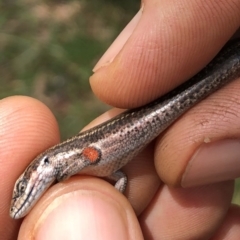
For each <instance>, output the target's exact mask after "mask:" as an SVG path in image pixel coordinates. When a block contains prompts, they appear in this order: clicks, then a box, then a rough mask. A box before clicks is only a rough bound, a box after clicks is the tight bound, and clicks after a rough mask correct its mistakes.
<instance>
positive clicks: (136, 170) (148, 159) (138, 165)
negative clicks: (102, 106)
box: [83, 109, 161, 216]
mask: <svg viewBox="0 0 240 240" xmlns="http://www.w3.org/2000/svg"><path fill="white" fill-rule="evenodd" d="M121 112H123V110H120V109H111V110H109V111H107V112H105V113H104V114H102V115H101V116H99V117H98V118H96V119H94V120H93V121H92V122H91V123H90V124H88V125H87V126H86V127H85V128H84V129H83V131H84V130H87V129H89V128H92V127H94V126H96V125H98V124H100V123H102V122H105V121H107V120H109V119H111V118H113V117H115V116H116V115H118V114H120V113H121ZM153 153H154V143H152V144H150V145H148V146H147V147H146V148H145V149H144V150H143V151H142V152H141V153H140V154H139V155H138V156H136V157H135V158H134V159H133V160H132V161H131V162H130V163H128V164H127V165H126V166H125V167H124V168H123V172H124V173H125V174H126V175H127V178H128V183H127V189H126V191H125V192H124V195H125V196H126V197H127V198H128V200H129V202H130V203H131V205H132V207H133V209H134V211H135V213H136V215H137V216H138V215H139V214H140V213H141V212H142V211H143V210H144V209H145V208H146V207H147V206H148V204H149V202H150V201H151V200H152V198H153V197H154V195H155V194H156V192H157V190H158V188H159V186H160V184H161V181H160V178H159V176H158V174H157V172H156V170H155V166H154V162H153ZM143 193H144V194H143Z"/></svg>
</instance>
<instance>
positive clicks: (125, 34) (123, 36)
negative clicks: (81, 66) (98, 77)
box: [93, 7, 143, 72]
mask: <svg viewBox="0 0 240 240" xmlns="http://www.w3.org/2000/svg"><path fill="white" fill-rule="evenodd" d="M142 11H143V7H141V9H140V10H139V11H138V13H137V14H136V15H135V16H134V17H133V19H132V20H131V21H130V22H129V23H128V25H127V26H126V27H125V28H124V29H123V31H122V32H121V33H120V34H119V35H118V37H117V38H116V39H115V40H114V42H113V43H112V44H111V46H110V47H109V48H108V50H107V51H106V52H105V53H104V54H103V56H102V57H101V58H100V60H99V61H98V62H97V64H96V65H95V67H94V68H93V72H96V71H97V70H98V69H99V68H102V67H104V66H107V65H109V64H110V63H111V62H112V61H113V60H114V58H115V57H116V56H117V54H118V53H119V52H120V50H121V49H122V48H123V46H124V44H125V43H126V42H127V40H128V39H129V37H130V36H131V35H132V33H133V31H134V29H135V28H136V26H137V24H138V22H139V20H140V18H141V16H142Z"/></svg>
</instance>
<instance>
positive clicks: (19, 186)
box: [17, 180, 27, 195]
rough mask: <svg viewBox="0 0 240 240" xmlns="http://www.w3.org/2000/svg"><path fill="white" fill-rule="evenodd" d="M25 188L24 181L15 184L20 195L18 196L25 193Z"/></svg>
mask: <svg viewBox="0 0 240 240" xmlns="http://www.w3.org/2000/svg"><path fill="white" fill-rule="evenodd" d="M26 187H27V183H26V181H25V180H21V181H19V183H18V184H17V191H18V192H19V193H20V195H21V194H22V193H23V192H24V191H25V189H26Z"/></svg>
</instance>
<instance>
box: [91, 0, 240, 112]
mask: <svg viewBox="0 0 240 240" xmlns="http://www.w3.org/2000/svg"><path fill="white" fill-rule="evenodd" d="M239 10H240V1H238V0H230V1H215V0H208V1H202V0H195V1H189V0H182V1H179V0H170V1H169V0H162V1H158V0H145V1H143V6H142V8H141V9H140V10H139V12H138V13H137V14H136V16H135V17H134V18H133V19H132V21H131V22H130V23H129V24H128V25H127V26H126V28H125V29H124V30H123V31H122V33H121V34H120V35H119V36H118V38H117V39H116V40H115V41H114V42H113V44H112V45H111V46H110V48H109V49H108V50H107V52H106V53H105V54H104V55H103V57H102V58H101V59H100V61H99V62H98V63H97V65H96V66H95V68H94V72H95V73H94V74H93V76H92V77H91V78H90V83H91V86H92V89H93V91H94V93H95V94H96V95H97V96H98V97H99V98H100V99H102V100H103V101H105V102H106V103H108V104H110V105H113V106H116V107H121V108H132V107H136V106H140V105H143V104H145V103H147V102H149V101H151V100H153V99H156V98H157V97H159V96H160V95H162V94H164V93H166V92H168V91H169V90H171V89H173V88H174V87H176V86H177V85H179V84H181V83H182V82H184V81H185V80H186V79H188V78H190V77H191V76H193V75H194V74H196V73H197V72H198V71H199V70H200V69H201V68H203V67H204V66H205V65H206V64H207V62H209V61H210V60H211V59H212V58H213V57H214V55H216V53H217V52H218V51H219V50H220V48H221V47H222V46H223V45H224V44H225V42H226V41H227V40H228V39H229V38H230V37H231V36H232V35H233V34H234V32H235V31H236V30H237V29H238V27H239V21H240V15H239ZM106 86H107V87H106ZM133 93H134V94H133Z"/></svg>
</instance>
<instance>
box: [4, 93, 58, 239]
mask: <svg viewBox="0 0 240 240" xmlns="http://www.w3.org/2000/svg"><path fill="white" fill-rule="evenodd" d="M0 123H1V126H0V136H1V138H0V165H1V168H0V176H1V177H0V178H1V181H0V192H1V193H2V194H1V200H0V236H1V238H2V239H16V236H17V231H18V228H19V224H20V221H16V220H13V219H11V218H10V217H9V207H10V202H11V196H12V190H13V186H14V182H15V181H16V179H17V178H18V177H19V175H20V174H21V173H22V172H23V171H24V169H25V168H26V166H27V165H28V163H29V162H30V161H31V160H32V159H33V158H34V157H35V156H36V154H38V153H39V152H41V151H42V150H44V149H46V148H47V147H49V146H51V145H53V144H54V143H56V142H58V141H59V131H58V127H57V124H56V120H55V118H54V117H53V115H52V113H51V112H50V111H49V109H48V108H47V107H46V106H44V105H43V104H42V103H40V102H39V101H37V100H34V99H32V98H29V97H20V96H18V97H9V98H5V99H3V100H1V101H0ZM40 136H41V137H40Z"/></svg>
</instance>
